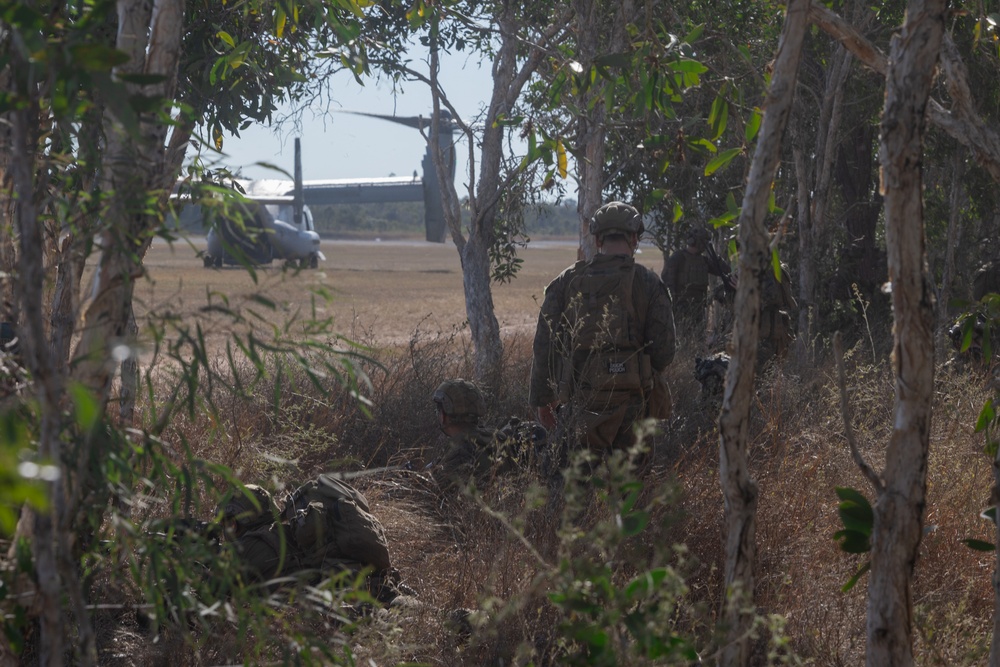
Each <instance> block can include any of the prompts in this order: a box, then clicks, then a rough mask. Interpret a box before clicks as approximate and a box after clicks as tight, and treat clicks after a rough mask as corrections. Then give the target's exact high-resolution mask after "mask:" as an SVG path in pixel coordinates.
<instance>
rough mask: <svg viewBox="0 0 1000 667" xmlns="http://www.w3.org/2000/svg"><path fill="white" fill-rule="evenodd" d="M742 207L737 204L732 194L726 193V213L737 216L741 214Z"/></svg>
mask: <svg viewBox="0 0 1000 667" xmlns="http://www.w3.org/2000/svg"><path fill="white" fill-rule="evenodd" d="M740 208H741V207H740V206H739V205H737V203H736V197H735V196H734V195H733V193H732V192H727V193H726V211H728V212H729V213H734V214H736V216H739V214H740Z"/></svg>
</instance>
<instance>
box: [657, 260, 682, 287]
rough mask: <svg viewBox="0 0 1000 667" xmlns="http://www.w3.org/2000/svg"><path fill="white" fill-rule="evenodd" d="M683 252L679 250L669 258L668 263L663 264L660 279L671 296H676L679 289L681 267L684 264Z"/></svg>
mask: <svg viewBox="0 0 1000 667" xmlns="http://www.w3.org/2000/svg"><path fill="white" fill-rule="evenodd" d="M681 252H683V251H682V250H678V251H676V252H674V253H673V254H672V255H670V257H667V261H666V262H664V263H663V273H661V274H660V279H661V280H662V281H663V284H664V285H665V286H666V287H667V289H668V290H670V293H671V294H676V293H677V288H678V287H679V285H678V283H679V282H680V272H681V266H682V265H683V264H684V256H683V255H681Z"/></svg>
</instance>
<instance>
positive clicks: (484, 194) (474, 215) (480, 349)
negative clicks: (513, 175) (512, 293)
mask: <svg viewBox="0 0 1000 667" xmlns="http://www.w3.org/2000/svg"><path fill="white" fill-rule="evenodd" d="M515 9H516V7H514V6H513V5H511V6H508V7H507V8H506V9H505V11H504V12H503V13H502V14H501V15H500V16H499V17H498V18H497V26H498V29H499V33H500V46H499V48H498V50H497V52H496V55H495V58H494V60H493V69H492V76H493V92H492V95H491V97H490V105H489V108H488V109H487V112H486V118H485V122H484V123H483V135H482V141H481V151H480V160H479V163H480V167H479V178H478V180H476V179H475V172H474V171H473V168H474V164H475V161H474V160H470V161H469V169H470V172H469V208H470V214H469V218H470V220H469V236H468V238H466V237H465V236H464V234H463V233H462V212H461V208H460V207H459V205H458V195H457V192H456V190H455V179H454V177H453V175H451V174H450V171H449V168H448V164H449V163H448V162H447V161H446V160H445V157H444V156H443V155H442V154H441V153H442V151H441V145H440V141H439V137H440V126H439V125H438V124H437V122H436V121H437V120H438V119H439V118H440V114H441V104H442V102H443V101H445V100H444V94H443V92H442V91H441V89H440V86H439V85H438V67H439V54H438V50H439V48H440V46H439V43H438V37H437V31H438V28H437V25H438V23H437V22H438V21H439V20H440V17H439V16H437V15H435V16H433V17H432V24H431V39H430V77H429V79H428V83H429V84H430V87H431V96H432V101H433V104H434V120H435V122H432V123H431V132H430V144H431V148H432V151H431V155H432V159H433V161H434V166H435V170H436V172H437V174H438V179H439V182H440V184H441V188H442V193H441V194H442V199H443V201H444V212H445V221H446V222H447V224H448V228H449V230H450V231H451V236H452V239H453V241H454V243H455V247H456V248H457V249H458V254H459V257H460V258H461V260H462V284H463V288H464V290H465V310H466V316H467V317H468V321H469V332H470V334H471V337H472V344H473V348H474V353H475V359H474V365H475V369H474V372H475V375H476V378H477V379H478V380H480V381H483V382H485V383H487V384H492V383H493V380H494V379H496V373H498V372H499V369H500V361H501V357H502V354H503V342H502V340H501V338H500V325H499V323H498V322H497V319H496V313H495V310H494V306H493V294H492V291H491V265H490V256H489V251H490V248H491V247H492V246H493V243H494V241H495V231H494V223H495V222H496V216H497V205H498V203H499V202H500V198H501V193H502V190H503V188H505V187H506V186H507V182H505V181H504V179H503V178H502V176H501V167H502V162H503V138H504V128H503V124H502V123H497V122H496V121H497V120H498V119H500V118H501V117H503V116H504V115H507V114H509V113H510V111H511V109H512V108H513V107H514V103H515V102H516V100H517V98H518V97H519V95H520V93H521V90H522V89H523V88H524V86H525V85H526V84H527V82H528V80H529V79H530V77H531V76H532V74H533V73H534V71H535V69H536V68H537V67H538V65H539V63H540V62H541V59H542V56H543V54H544V53H545V51H544V45H545V44H546V43H547V42H548V41H549V40H551V39H553V38H555V36H556V35H558V34H560V33H562V32H563V31H564V27H565V25H566V23H567V21H566V20H563V19H567V17H566V16H565V15H562V16H560V17H559V18H557V19H556V20H554V21H553V22H552V24H550V25H549V26H548V27H547V28H546V29H545V31H544V32H543V33H542V34H541V35H540V36H539V37H538V44H537V45H536V46H535V47H533V48H532V49H531V50H530V51H529V52H528V54H527V55H526V56H524V55H523V54H521V53H520V51H521V50H522V49H523V47H524V43H523V42H522V40H521V39H520V38H519V36H518V33H517V25H515V23H516V21H517V19H516V15H515ZM519 56H521V57H523V62H521V63H520V65H519V64H518V58H519ZM445 102H446V101H445ZM465 129H466V130H468V129H467V128H465ZM467 134H468V135H469V141H470V143H472V142H473V137H472V136H471V132H468V131H467ZM508 178H509V177H508Z"/></svg>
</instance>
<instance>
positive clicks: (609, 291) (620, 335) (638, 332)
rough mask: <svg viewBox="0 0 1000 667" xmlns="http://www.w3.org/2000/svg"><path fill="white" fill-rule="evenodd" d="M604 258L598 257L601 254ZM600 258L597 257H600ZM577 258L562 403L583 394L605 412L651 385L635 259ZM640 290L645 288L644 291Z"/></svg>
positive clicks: (568, 295) (570, 287) (568, 299)
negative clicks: (644, 350)
mask: <svg viewBox="0 0 1000 667" xmlns="http://www.w3.org/2000/svg"><path fill="white" fill-rule="evenodd" d="M599 257H600V256H599ZM596 259H597V258H595V260H596ZM595 260H591V261H590V262H577V264H576V266H575V267H574V274H575V275H574V276H573V277H572V278H571V279H570V280H569V281H567V284H566V292H565V294H564V303H565V304H566V309H565V312H564V318H565V321H564V323H563V324H564V326H565V327H566V338H565V340H564V341H563V344H564V345H566V347H567V349H566V355H565V356H566V357H567V358H568V359H569V360H570V363H564V367H563V369H562V373H561V376H560V382H559V397H560V400H561V402H563V403H568V402H569V401H570V399H571V398H574V397H575V398H577V399H578V400H580V399H582V403H583V405H584V407H586V408H587V409H589V410H593V411H597V412H601V411H604V410H606V409H609V408H613V407H616V406H617V405H620V404H621V403H622V402H624V401H625V400H627V399H628V398H629V397H631V396H636V395H642V394H643V393H645V392H646V391H648V390H649V389H650V388H651V386H652V368H651V366H650V360H649V355H647V354H644V353H643V350H642V348H643V340H642V326H643V322H642V321H641V319H640V316H639V313H640V312H645V309H643V310H642V311H640V310H639V308H637V305H639V303H638V302H639V301H641V300H643V298H644V297H643V296H642V295H639V294H636V285H635V282H636V281H635V271H636V267H635V263H634V262H621V263H609V262H603V261H602V262H596V261H595ZM640 291H641V290H640Z"/></svg>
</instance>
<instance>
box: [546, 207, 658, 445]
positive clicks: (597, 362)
mask: <svg viewBox="0 0 1000 667" xmlns="http://www.w3.org/2000/svg"><path fill="white" fill-rule="evenodd" d="M642 232H643V223H642V217H641V216H640V215H639V212H638V211H637V210H636V209H635V208H634V207H632V206H629V205H628V204H624V203H622V202H610V203H608V204H605V205H604V206H602V207H600V208H599V209H598V210H597V212H596V213H595V214H594V217H593V218H592V219H591V221H590V233H591V234H593V235H594V237H595V239H596V242H597V248H598V254H597V255H596V256H595V257H594V258H593V259H591V260H590V261H580V262H577V263H576V264H574V265H573V266H571V267H569V268H568V269H566V270H565V271H563V272H562V273H561V274H560V275H559V276H558V277H557V278H556V279H555V280H553V281H552V282H551V283H549V285H548V286H547V287H546V288H545V300H544V301H543V302H542V308H541V312H540V313H539V316H538V325H537V327H536V329H535V340H534V344H533V351H532V352H533V359H532V366H531V382H530V387H529V400H530V403H531V405H532V406H533V407H535V408H536V409H537V411H538V420H539V421H540V422H541V423H542V425H543V426H545V427H546V428H548V429H549V430H550V431H551V430H552V429H553V428H554V427H556V425H557V421H558V428H559V431H558V433H557V434H556V435H555V436H553V438H552V439H553V441H558V442H559V443H566V444H567V445H568V446H569V447H578V446H585V447H588V448H589V449H590V450H591V451H593V452H594V453H596V454H598V455H599V456H603V455H605V454H607V453H608V452H610V451H611V450H612V449H623V448H626V447H628V446H630V445H631V444H632V443H633V442H634V440H635V437H634V434H633V431H632V426H633V424H634V423H635V421H637V420H639V419H642V418H645V417H655V418H665V417H666V416H667V414H665V413H667V412H669V391H667V389H666V384H665V382H664V381H663V376H662V373H663V371H664V370H665V369H666V367H667V365H668V364H669V363H670V362H671V361H672V360H673V357H674V346H675V340H674V318H673V311H672V309H671V305H670V297H669V296H668V294H667V290H666V289H665V288H664V286H663V283H662V282H660V279H659V278H658V277H657V275H656V274H655V273H654V272H652V271H650V270H649V269H648V268H646V267H645V266H642V265H641V264H637V263H636V261H635V258H634V254H635V250H636V247H637V246H638V243H639V236H640V235H641V234H642ZM661 389H662V391H661ZM664 392H665V393H666V397H665V398H664V399H663V400H660V399H658V398H657V397H658V395H660V394H662V393H664ZM651 408H652V409H651ZM557 414H558V418H557ZM560 446H562V445H561V444H560ZM560 458H561V457H560Z"/></svg>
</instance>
